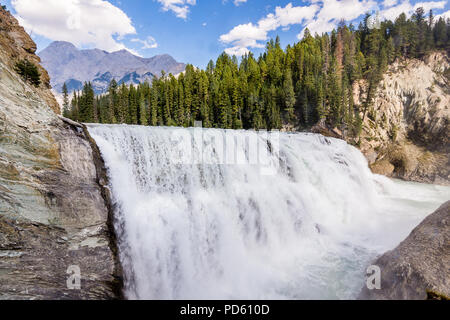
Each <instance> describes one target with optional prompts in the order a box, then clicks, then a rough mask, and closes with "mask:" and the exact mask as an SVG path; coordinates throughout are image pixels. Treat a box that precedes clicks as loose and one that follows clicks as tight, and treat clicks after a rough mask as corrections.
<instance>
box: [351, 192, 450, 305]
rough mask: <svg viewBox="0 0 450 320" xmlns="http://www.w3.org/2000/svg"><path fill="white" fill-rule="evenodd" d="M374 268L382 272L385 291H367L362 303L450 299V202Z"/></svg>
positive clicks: (382, 283) (363, 295)
mask: <svg viewBox="0 0 450 320" xmlns="http://www.w3.org/2000/svg"><path fill="white" fill-rule="evenodd" d="M373 264H374V265H376V266H378V267H380V269H381V289H380V290H368V289H367V288H364V289H363V290H362V292H361V294H360V299H370V300H372V299H373V300H412V299H413V300H425V299H427V298H432V299H435V298H444V299H449V297H450V201H449V202H447V203H446V204H444V205H443V206H442V207H441V208H439V209H438V210H437V211H436V212H435V213H433V214H432V215H430V216H428V217H427V218H426V219H425V220H424V221H423V222H422V223H421V224H420V225H419V226H418V227H417V228H416V229H414V230H413V232H412V233H411V234H410V235H409V237H408V238H407V239H406V240H405V241H403V242H402V243H401V244H400V245H399V246H398V247H397V248H396V249H394V250H392V251H389V252H387V253H386V254H384V255H383V256H382V257H380V258H379V259H378V260H377V261H375V262H374V263H373Z"/></svg>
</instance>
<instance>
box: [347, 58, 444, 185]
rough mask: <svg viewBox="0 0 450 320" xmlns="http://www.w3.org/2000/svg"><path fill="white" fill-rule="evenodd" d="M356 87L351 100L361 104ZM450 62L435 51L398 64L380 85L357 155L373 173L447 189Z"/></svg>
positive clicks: (359, 87) (361, 85)
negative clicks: (437, 185)
mask: <svg viewBox="0 0 450 320" xmlns="http://www.w3.org/2000/svg"><path fill="white" fill-rule="evenodd" d="M365 89H366V84H365V83H364V82H359V83H356V84H355V86H354V88H353V90H354V99H355V103H356V104H361V102H362V101H364V99H365V91H366V90H365ZM449 119H450V60H449V57H448V55H447V54H446V53H444V52H434V53H432V54H430V55H429V56H427V57H426V58H424V59H423V60H416V59H410V60H405V61H397V62H396V63H394V64H392V65H391V66H390V67H389V70H388V72H387V73H386V74H385V75H384V78H383V80H382V81H381V83H380V85H379V88H378V93H377V96H376V98H375V101H374V103H373V106H372V108H371V109H370V110H369V111H368V113H367V116H366V118H365V121H364V124H363V132H362V135H361V144H360V148H361V151H362V152H363V153H364V154H365V155H366V157H367V158H368V159H369V162H370V164H371V166H372V170H373V171H374V172H375V173H379V174H385V175H387V176H392V177H396V178H403V179H406V180H412V181H418V182H427V183H439V184H445V185H449V184H450V163H449V161H450V157H449V155H450V143H449V141H450V139H449V135H450V121H449Z"/></svg>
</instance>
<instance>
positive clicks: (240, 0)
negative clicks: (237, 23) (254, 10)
mask: <svg viewBox="0 0 450 320" xmlns="http://www.w3.org/2000/svg"><path fill="white" fill-rule="evenodd" d="M246 2H247V0H234V1H233V3H234V5H235V6H239V5H240V4H242V3H246Z"/></svg>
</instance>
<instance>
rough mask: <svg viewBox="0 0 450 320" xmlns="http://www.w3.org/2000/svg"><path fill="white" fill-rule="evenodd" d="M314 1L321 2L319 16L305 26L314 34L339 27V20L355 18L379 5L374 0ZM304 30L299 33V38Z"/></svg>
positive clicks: (314, 0) (315, 1) (315, 0)
mask: <svg viewBox="0 0 450 320" xmlns="http://www.w3.org/2000/svg"><path fill="white" fill-rule="evenodd" d="M312 3H319V4H321V10H320V11H319V13H318V14H317V16H316V17H314V19H313V20H312V21H311V22H309V23H308V24H306V26H305V27H306V28H308V29H309V31H310V32H311V33H312V34H315V33H316V32H317V33H318V34H321V33H324V32H329V31H331V30H333V29H334V28H336V27H337V25H338V23H339V21H341V20H346V21H352V20H355V19H357V18H358V17H360V16H361V15H363V14H365V13H366V12H369V11H371V10H372V9H374V8H375V7H376V5H377V3H376V1H374V0H313V1H312ZM304 30H305V29H303V31H302V32H301V33H300V34H299V35H298V38H299V39H301V38H302V37H303V33H304Z"/></svg>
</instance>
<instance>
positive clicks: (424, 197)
mask: <svg viewBox="0 0 450 320" xmlns="http://www.w3.org/2000/svg"><path fill="white" fill-rule="evenodd" d="M89 132H90V134H91V135H92V137H93V138H94V139H95V140H96V142H97V144H98V146H99V148H100V150H101V152H102V155H103V157H104V160H105V163H106V166H107V169H108V173H109V176H110V184H111V185H110V187H111V189H112V196H113V202H114V204H115V210H116V230H117V233H118V236H119V250H120V256H121V262H122V265H123V269H124V273H125V278H126V279H125V291H126V295H127V298H129V299H194V300H196V299H352V298H356V297H357V295H358V293H359V291H360V290H361V288H362V287H363V285H364V284H365V281H366V278H365V276H366V274H365V272H366V268H367V266H368V265H369V264H370V262H371V261H372V260H373V259H374V258H376V257H377V255H379V254H381V253H383V252H385V251H386V250H389V249H392V248H394V247H395V246H396V245H398V243H399V242H400V241H401V240H403V239H404V238H406V236H407V235H408V234H409V232H410V231H411V230H412V229H413V228H414V227H415V226H416V225H418V224H419V223H420V222H421V221H422V220H423V218H424V217H425V216H426V215H427V214H430V213H431V212H433V211H434V210H435V209H437V208H438V207H439V206H440V205H441V204H442V203H444V202H445V201H446V200H448V199H450V188H447V187H439V186H432V185H421V184H414V183H406V182H400V181H393V180H389V179H387V178H385V177H382V176H377V175H373V174H372V173H371V172H370V170H369V168H368V165H367V161H366V160H365V158H364V156H363V155H362V154H361V153H360V152H359V151H358V150H357V149H355V148H353V147H351V146H349V145H348V144H346V143H345V142H343V141H340V140H336V139H328V138H324V137H322V136H319V135H313V134H303V133H298V134H285V133H281V134H279V152H274V150H273V148H274V146H272V145H271V144H270V143H268V142H267V139H266V138H264V135H261V134H260V135H259V136H258V142H259V145H260V148H261V146H263V149H265V151H267V157H268V159H265V160H269V161H270V163H272V164H274V163H275V164H277V166H278V165H279V167H278V168H277V169H278V170H277V171H274V172H273V174H267V172H266V173H264V170H261V167H260V166H257V165H255V164H252V163H250V162H249V163H241V162H237V163H240V164H221V162H220V161H217V162H214V161H203V162H202V161H200V162H195V161H194V162H189V161H187V160H189V159H191V158H192V157H193V156H194V157H195V156H197V157H198V155H199V154H203V156H204V157H207V158H209V159H219V158H220V157H219V156H220V155H221V154H220V152H219V151H218V150H217V149H220V148H221V145H220V144H219V146H220V147H219V148H217V146H215V147H211V145H212V144H211V142H212V141H214V140H211V139H209V138H210V137H211V136H216V138H217V136H221V135H223V136H225V135H227V136H228V137H230V136H231V137H232V138H235V139H236V140H235V141H239V139H241V140H242V138H243V137H245V136H246V135H249V134H250V132H249V131H230V130H203V129H181V128H154V127H140V126H126V125H89ZM186 132H189V134H192V136H194V135H195V134H198V133H199V132H200V136H202V135H203V139H200V140H199V139H195V138H194V139H193V140H192V141H191V142H192V143H183V144H180V140H179V139H178V140H177V138H178V137H179V136H180V135H182V134H185V133H186ZM194 132H196V133H194ZM253 134H256V133H255V132H253ZM227 147H228V146H227ZM227 147H225V148H227ZM248 149H249V147H248V145H245V144H239V143H236V145H235V151H237V153H236V154H240V155H244V157H247V158H249V151H248ZM227 150H228V149H227ZM260 151H261V150H260ZM225 153H226V152H225ZM180 159H184V160H183V161H180ZM234 159H237V158H234ZM174 160H175V161H174ZM226 163H229V162H226ZM264 163H268V162H264Z"/></svg>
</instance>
